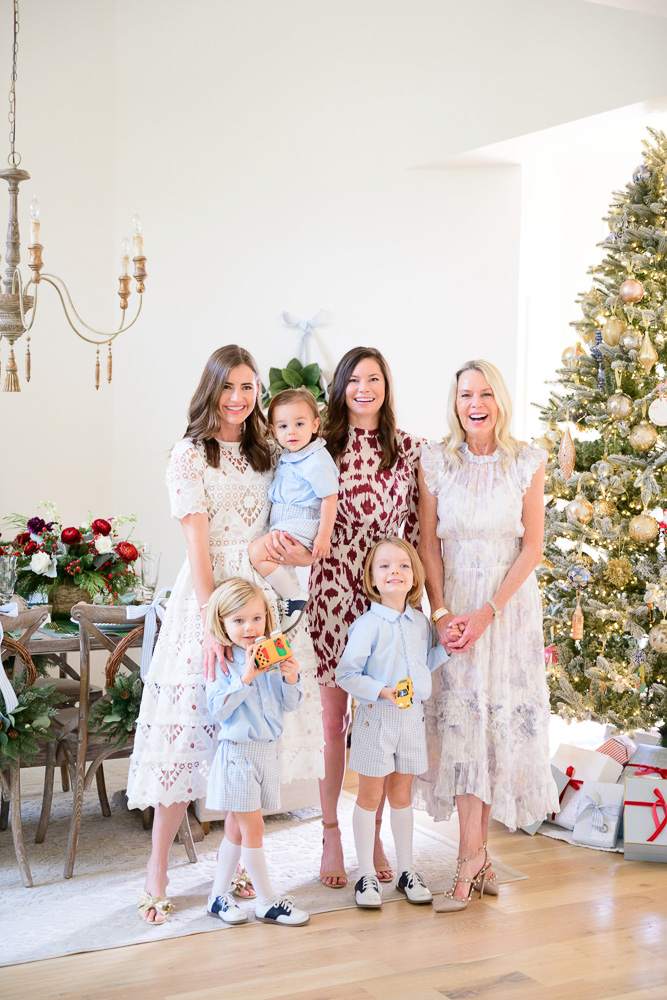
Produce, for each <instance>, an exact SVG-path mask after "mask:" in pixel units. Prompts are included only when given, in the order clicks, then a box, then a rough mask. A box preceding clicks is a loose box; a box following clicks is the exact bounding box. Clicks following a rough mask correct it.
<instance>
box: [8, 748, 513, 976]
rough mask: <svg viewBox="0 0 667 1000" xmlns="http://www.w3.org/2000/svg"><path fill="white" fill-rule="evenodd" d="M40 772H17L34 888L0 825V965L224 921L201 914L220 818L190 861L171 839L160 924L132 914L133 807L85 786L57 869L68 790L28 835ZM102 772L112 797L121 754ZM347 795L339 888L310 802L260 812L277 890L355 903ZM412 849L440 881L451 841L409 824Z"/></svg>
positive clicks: (300, 901) (443, 885)
mask: <svg viewBox="0 0 667 1000" xmlns="http://www.w3.org/2000/svg"><path fill="white" fill-rule="evenodd" d="M24 773H25V772H24ZM39 773H40V772H39V771H38V770H37V769H35V771H34V772H30V773H29V774H28V775H27V776H26V780H25V781H24V782H23V784H24V789H23V790H24V795H23V810H22V813H23V823H24V834H25V841H26V850H27V852H28V859H29V863H30V868H31V871H32V876H33V880H34V882H35V885H34V887H33V888H31V889H26V888H24V886H23V885H22V883H21V880H20V877H19V872H18V867H17V865H16V858H15V856H14V849H13V841H12V837H11V829H8V830H5V831H4V832H2V833H0V873H1V874H0V912H2V913H3V914H4V915H5V917H6V918H7V919H5V920H3V921H2V924H3V931H2V949H1V952H2V954H1V958H0V965H13V964H15V963H19V962H31V961H35V960H38V959H44V958H54V957H55V956H58V955H71V954H76V953H77V952H81V951H97V950H99V949H102V948H118V947H120V946H122V945H128V944H141V943H143V942H145V941H155V940H156V939H161V938H170V937H181V936H184V935H187V934H198V933H201V932H203V931H222V930H230V928H229V927H227V926H226V925H225V924H222V923H221V922H220V921H219V920H213V919H212V918H211V917H208V916H207V915H206V909H205V907H206V897H207V895H208V892H209V889H210V886H211V883H212V880H213V873H214V870H215V855H216V851H217V848H218V844H219V843H220V841H221V839H222V834H223V828H222V823H214V824H212V825H211V832H210V833H209V834H208V836H207V837H206V838H205V840H204V842H203V843H200V844H197V853H198V856H199V861H198V863H197V864H194V865H191V864H189V863H188V861H187V857H186V854H185V848H184V847H182V846H180V845H176V846H174V847H173V848H172V853H171V859H172V867H171V868H170V875H171V882H170V885H169V895H170V896H171V898H172V899H173V900H174V903H175V905H176V912H175V913H174V914H172V916H171V917H170V919H169V920H168V921H167V922H166V923H165V924H163V925H162V926H160V927H151V926H148V925H146V924H145V923H143V921H141V920H140V919H139V917H138V913H137V909H136V899H137V897H138V895H139V893H140V892H141V890H142V888H143V881H144V868H145V864H146V860H147V858H148V854H149V850H150V834H149V833H148V832H146V831H145V830H143V828H142V826H141V819H140V816H139V813H136V812H133V813H128V812H127V811H125V810H123V809H120V808H117V807H114V805H113V803H112V811H111V816H110V818H108V819H105V818H104V817H103V816H102V814H101V812H100V808H99V803H98V801H97V796H96V793H95V791H94V790H91V792H89V793H88V794H87V796H86V800H85V804H84V813H83V823H82V826H81V835H80V838H79V847H78V851H77V858H76V867H75V869H74V877H73V878H71V879H68V880H65V879H63V877H62V869H63V865H64V862H65V854H66V850H67V837H68V833H69V816H70V801H71V796H70V795H69V794H65V793H63V792H62V791H56V792H55V793H54V804H53V811H52V816H51V822H50V824H49V830H48V833H47V836H46V840H45V842H44V843H43V844H35V843H34V837H35V830H36V827H37V819H38V816H39V809H40V806H41V791H34V790H32V789H34V788H35V785H36V784H37V781H38V779H39ZM105 774H106V780H107V790H108V794H109V799H110V800H111V798H112V795H113V792H114V791H116V790H118V789H121V788H124V787H125V782H126V774H127V761H111V762H109V763H108V764H107V765H105ZM38 787H39V786H38ZM353 804H354V798H353V797H352V796H351V795H348V794H347V793H345V792H344V793H343V796H342V799H341V803H340V824H341V830H342V836H343V847H344V850H345V858H346V863H347V866H348V867H347V871H348V877H349V880H350V881H349V883H348V886H347V887H346V888H345V889H336V890H333V889H327V888H326V887H325V886H323V885H321V884H320V882H319V880H318V878H317V872H318V871H319V864H320V852H321V845H322V826H321V822H320V813H319V811H318V810H315V809H308V810H301V811H300V812H295V813H287V814H283V815H280V816H272V817H269V818H268V819H267V820H266V835H265V846H266V852H267V860H268V867H269V872H270V873H271V877H272V881H273V883H274V886H275V888H276V891H279V892H281V893H289V894H290V895H293V896H294V897H295V901H296V903H297V905H298V906H300V907H303V908H304V909H306V910H307V911H308V912H309V913H311V914H317V913H324V912H326V911H327V910H335V909H345V908H348V907H354V905H355V904H354V894H353V886H354V880H355V873H356V864H355V851H354V842H353V838H352V820H351V817H352V807H353ZM386 816H387V818H386V820H385V823H384V824H383V831H382V832H383V839H384V843H385V848H386V852H387V857H388V858H389V860H390V862H393V861H394V860H395V858H394V854H393V842H392V837H391V830H390V826H389V818H388V810H386ZM414 857H415V866H416V868H417V869H418V870H419V871H420V872H421V873H422V875H423V876H424V879H425V881H426V883H427V885H428V886H429V887H430V888H431V890H432V891H433V892H441V891H443V890H444V889H447V888H449V886H450V885H451V876H452V873H453V871H454V868H455V866H456V845H455V844H453V843H452V842H451V841H450V840H447V839H446V838H445V837H442V836H440V835H439V834H436V833H432V832H431V831H429V830H425V829H423V828H422V827H420V826H419V825H418V824H416V825H415V838H414ZM494 869H495V870H496V872H497V874H498V878H499V880H500V881H501V882H510V881H515V880H517V879H522V878H526V877H527V876H525V875H522V874H521V872H517V871H515V870H514V869H513V868H509V867H507V866H506V865H503V864H502V862H499V861H498V860H497V859H495V858H494ZM383 898H384V899H385V900H387V901H389V900H392V899H404V897H403V896H401V895H400V894H399V893H397V892H396V890H395V889H394V888H393V885H385V886H384V888H383ZM243 905H244V906H246V907H247V908H248V911H249V916H250V922H252V920H253V919H254V911H253V904H252V903H245V904H243ZM250 922H249V923H250ZM243 926H248V925H243ZM234 931H235V933H237V934H238V933H243V931H242V929H241V928H234Z"/></svg>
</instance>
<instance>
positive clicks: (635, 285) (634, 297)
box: [618, 278, 644, 302]
mask: <svg viewBox="0 0 667 1000" xmlns="http://www.w3.org/2000/svg"><path fill="white" fill-rule="evenodd" d="M618 294H619V295H620V296H621V298H622V299H623V301H624V302H639V300H640V299H641V298H643V296H644V286H643V285H642V283H641V281H637V279H636V278H628V279H627V280H626V281H624V282H623V284H622V285H621V287H620V288H619V290H618Z"/></svg>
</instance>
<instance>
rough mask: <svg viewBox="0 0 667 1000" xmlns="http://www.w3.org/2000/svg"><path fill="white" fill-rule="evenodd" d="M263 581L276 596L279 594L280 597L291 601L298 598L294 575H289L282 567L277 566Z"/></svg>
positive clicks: (297, 586) (297, 584) (296, 581)
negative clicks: (271, 588) (268, 584)
mask: <svg viewBox="0 0 667 1000" xmlns="http://www.w3.org/2000/svg"><path fill="white" fill-rule="evenodd" d="M264 579H265V580H266V582H267V583H270V584H271V586H272V587H273V589H274V590H275V592H276V594H279V595H280V596H281V597H286V598H288V599H290V598H291V600H293V601H295V600H296V599H297V598H298V596H299V593H300V588H299V581H298V580H297V578H296V575H295V574H293V573H290V571H289V570H288V569H286V568H285V567H284V566H277V567H276V569H274V570H273V572H272V573H269V575H268V576H265V577H264Z"/></svg>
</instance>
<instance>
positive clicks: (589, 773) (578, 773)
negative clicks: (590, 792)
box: [551, 743, 623, 830]
mask: <svg viewBox="0 0 667 1000" xmlns="http://www.w3.org/2000/svg"><path fill="white" fill-rule="evenodd" d="M551 762H552V764H555V766H556V767H557V768H558V770H559V771H561V772H562V773H564V774H567V775H568V776H569V777H570V779H571V780H570V783H569V785H568V786H567V787H566V788H565V793H564V794H563V793H559V794H561V796H562V797H561V803H560V812H559V813H556V815H555V816H553V817H551V822H552V823H555V824H556V826H562V827H564V828H565V829H566V830H572V829H573V828H574V824H575V822H576V819H577V813H578V811H579V807H580V804H581V800H582V796H583V788H582V786H581V784H580V782H582V781H602V782H607V783H609V784H612V785H613V784H616V781H617V780H618V778H619V776H620V775H621V774H622V773H623V766H622V764H619V763H618V761H615V760H614V759H613V758H612V757H609V756H608V755H607V754H603V753H598V751H597V750H584V749H583V748H582V747H571V746H568V745H567V744H565V743H561V745H560V746H559V747H558V750H556V753H555V754H554V756H553V758H552V761H551Z"/></svg>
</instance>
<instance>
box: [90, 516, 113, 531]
mask: <svg viewBox="0 0 667 1000" xmlns="http://www.w3.org/2000/svg"><path fill="white" fill-rule="evenodd" d="M91 528H92V529H93V531H94V532H95V534H96V535H110V534H111V525H110V524H109V522H108V521H105V520H104V518H103V517H98V518H97V519H96V520H95V521H93V523H92V524H91Z"/></svg>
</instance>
